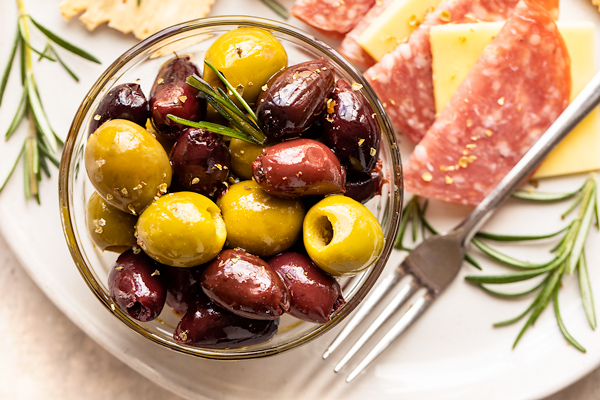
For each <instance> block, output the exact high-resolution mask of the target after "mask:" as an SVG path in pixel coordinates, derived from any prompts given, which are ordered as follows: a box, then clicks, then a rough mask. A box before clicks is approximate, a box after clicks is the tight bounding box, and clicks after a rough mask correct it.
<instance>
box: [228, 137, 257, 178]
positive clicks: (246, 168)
mask: <svg viewBox="0 0 600 400" xmlns="http://www.w3.org/2000/svg"><path fill="white" fill-rule="evenodd" d="M263 148H264V147H263V146H261V145H258V144H253V143H248V142H245V141H243V140H239V139H236V138H231V141H230V142H229V152H230V153H231V171H232V172H233V173H234V174H235V175H236V176H237V177H238V178H240V179H252V162H253V161H254V160H256V157H258V155H259V154H261V153H262V149H263Z"/></svg>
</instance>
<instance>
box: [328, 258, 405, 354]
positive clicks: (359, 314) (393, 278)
mask: <svg viewBox="0 0 600 400" xmlns="http://www.w3.org/2000/svg"><path fill="white" fill-rule="evenodd" d="M405 275H406V273H405V272H404V270H403V269H400V268H398V269H395V270H394V272H393V273H391V274H389V275H386V276H385V277H384V279H383V280H382V281H381V283H379V284H378V285H377V287H376V288H375V290H373V292H372V293H371V295H370V296H368V297H367V299H366V300H365V301H364V302H363V304H362V305H361V306H360V307H359V308H358V310H356V312H355V315H354V316H353V317H352V319H351V320H350V321H349V322H348V323H347V324H346V326H345V327H344V329H342V330H341V331H340V333H339V334H338V335H337V336H336V338H335V339H334V340H333V342H331V344H330V345H329V347H327V349H326V350H325V352H324V353H323V359H324V360H325V359H326V358H327V357H329V356H330V355H331V354H332V353H333V352H334V351H335V350H336V349H337V348H338V347H339V346H340V344H342V343H343V342H344V340H346V338H347V337H348V336H349V335H350V334H351V333H352V331H354V329H355V328H356V327H357V326H358V325H360V323H361V322H362V320H363V319H365V317H366V316H367V315H369V313H370V312H371V310H372V309H373V308H374V307H375V306H376V305H377V304H378V303H379V301H380V300H381V299H382V298H383V297H385V295H387V294H388V293H389V292H390V291H391V290H392V288H394V287H395V286H396V284H397V283H398V282H399V281H400V279H402V278H403V277H404V276H405Z"/></svg>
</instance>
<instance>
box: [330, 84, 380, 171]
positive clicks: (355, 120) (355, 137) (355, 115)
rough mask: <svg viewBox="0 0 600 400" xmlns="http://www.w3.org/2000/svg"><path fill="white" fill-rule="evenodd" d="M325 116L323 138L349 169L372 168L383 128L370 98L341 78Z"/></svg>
mask: <svg viewBox="0 0 600 400" xmlns="http://www.w3.org/2000/svg"><path fill="white" fill-rule="evenodd" d="M327 103H328V109H327V113H326V114H324V115H323V117H322V124H323V140H324V142H325V144H326V145H327V146H329V147H330V148H331V150H333V152H334V153H335V155H336V156H338V158H339V159H340V161H341V162H342V164H343V165H344V166H346V167H347V168H348V170H354V171H358V172H370V171H371V170H372V169H373V168H374V167H375V163H376V162H377V158H378V157H379V142H380V140H381V130H380V129H379V125H378V124H377V120H376V119H375V114H374V113H373V109H372V108H371V106H370V104H369V102H368V101H367V99H366V98H365V97H364V96H363V95H362V93H360V92H359V91H357V90H354V89H353V88H352V85H350V83H348V82H347V81H346V80H344V79H339V80H338V81H337V83H336V85H335V88H334V89H333V93H332V94H331V97H330V99H329V100H328V101H327Z"/></svg>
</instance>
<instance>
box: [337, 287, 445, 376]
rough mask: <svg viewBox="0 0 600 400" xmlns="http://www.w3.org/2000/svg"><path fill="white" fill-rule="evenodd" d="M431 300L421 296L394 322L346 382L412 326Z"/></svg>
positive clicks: (425, 294)
mask: <svg viewBox="0 0 600 400" xmlns="http://www.w3.org/2000/svg"><path fill="white" fill-rule="evenodd" d="M432 301H433V298H431V296H430V295H429V293H427V292H426V293H423V294H421V295H420V296H419V297H418V298H417V300H416V301H415V302H414V304H413V305H412V306H411V307H410V308H409V309H408V310H407V311H406V313H405V314H404V315H403V316H402V317H401V318H400V319H399V320H398V322H396V324H395V325H394V326H393V327H392V329H391V330H390V331H389V332H388V333H386V334H385V336H384V337H383V338H382V339H381V340H380V341H379V343H377V344H376V345H375V347H374V348H373V349H372V350H371V351H370V352H369V354H367V356H366V357H365V358H364V359H363V360H362V361H361V362H360V363H359V364H358V365H357V366H356V368H354V369H353V370H352V372H350V374H349V375H348V377H347V378H346V382H348V383H350V382H352V381H353V380H354V378H356V377H357V376H358V375H359V374H360V373H361V372H362V371H364V369H365V368H367V367H368V366H369V364H371V362H373V360H375V359H376V358H377V357H378V356H379V355H380V354H381V353H383V351H384V350H385V349H387V348H388V347H389V345H390V344H391V343H392V342H393V341H394V340H396V338H398V336H400V335H401V334H402V333H403V332H404V331H405V330H406V329H407V328H408V327H409V326H411V325H412V324H413V322H415V321H416V320H417V319H418V318H419V317H420V316H421V315H422V314H423V313H424V312H425V310H427V308H428V307H429V305H430V304H431V302H432Z"/></svg>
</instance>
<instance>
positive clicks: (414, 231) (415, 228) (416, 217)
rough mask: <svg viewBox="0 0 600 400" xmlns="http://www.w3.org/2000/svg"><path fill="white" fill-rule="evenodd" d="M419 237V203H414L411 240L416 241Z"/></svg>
mask: <svg viewBox="0 0 600 400" xmlns="http://www.w3.org/2000/svg"><path fill="white" fill-rule="evenodd" d="M418 239H419V203H418V202H417V205H416V212H414V213H413V216H412V240H413V242H416V241H417V240H418Z"/></svg>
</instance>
